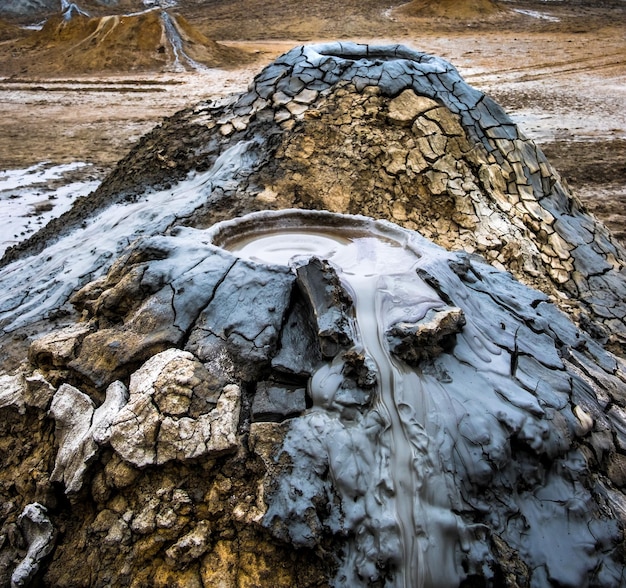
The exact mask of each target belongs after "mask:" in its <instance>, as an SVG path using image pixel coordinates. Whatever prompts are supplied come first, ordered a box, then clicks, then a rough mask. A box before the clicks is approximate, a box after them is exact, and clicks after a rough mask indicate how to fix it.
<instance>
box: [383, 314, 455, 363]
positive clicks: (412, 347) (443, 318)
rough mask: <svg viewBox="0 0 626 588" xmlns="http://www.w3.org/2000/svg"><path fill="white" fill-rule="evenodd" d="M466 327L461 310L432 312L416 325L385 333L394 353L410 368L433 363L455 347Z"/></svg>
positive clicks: (400, 324) (406, 325)
mask: <svg viewBox="0 0 626 588" xmlns="http://www.w3.org/2000/svg"><path fill="white" fill-rule="evenodd" d="M464 325H465V317H464V315H463V311H462V310H461V309H460V308H450V309H447V310H439V311H430V312H429V313H427V314H426V316H425V317H424V318H423V319H422V320H421V321H419V322H417V323H406V322H402V323H396V324H395V325H393V326H392V327H391V328H390V329H389V330H388V331H387V333H386V337H387V341H388V342H389V347H390V349H391V352H392V353H393V354H395V355H397V356H398V357H399V358H401V359H402V360H403V361H405V362H406V363H408V364H409V365H413V366H416V365H419V364H420V362H421V361H422V360H423V359H433V358H434V357H436V356H437V355H439V354H440V353H442V352H443V351H444V350H446V349H450V348H451V347H453V346H454V342H455V338H456V337H455V336H456V334H457V333H460V332H461V330H462V329H463V326H464Z"/></svg>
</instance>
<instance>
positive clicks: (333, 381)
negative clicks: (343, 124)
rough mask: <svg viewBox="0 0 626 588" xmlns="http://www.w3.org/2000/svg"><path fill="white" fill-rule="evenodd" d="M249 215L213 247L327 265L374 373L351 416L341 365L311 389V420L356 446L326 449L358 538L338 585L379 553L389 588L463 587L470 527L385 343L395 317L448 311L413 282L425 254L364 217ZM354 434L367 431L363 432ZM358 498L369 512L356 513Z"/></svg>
mask: <svg viewBox="0 0 626 588" xmlns="http://www.w3.org/2000/svg"><path fill="white" fill-rule="evenodd" d="M251 216H252V217H254V220H247V221H243V223H240V224H237V221H235V224H233V225H232V227H231V228H227V229H226V230H224V231H221V233H220V234H218V235H217V238H216V239H215V241H216V244H218V245H220V246H222V247H224V248H226V249H228V250H230V251H232V252H233V253H235V254H236V255H237V256H238V257H241V258H244V259H247V260H249V261H252V262H256V263H262V264H271V265H284V266H291V267H293V268H294V269H295V268H297V267H298V266H302V265H304V264H306V263H308V261H309V260H310V259H311V258H319V259H323V260H327V261H328V262H330V264H331V265H332V267H333V268H334V269H335V271H336V273H337V276H338V277H339V279H340V280H341V283H342V286H343V287H344V288H345V289H346V290H347V291H348V293H349V294H350V295H351V297H352V300H353V303H354V310H355V316H356V321H355V322H356V324H355V332H356V335H357V339H359V341H358V346H359V347H360V348H361V349H362V351H363V353H364V355H365V356H366V357H367V358H368V361H369V362H370V365H372V366H373V371H374V372H375V376H376V381H377V386H376V392H375V395H374V399H373V401H372V402H371V404H370V406H369V407H367V408H366V409H365V410H364V411H363V412H362V413H361V414H359V415H358V416H356V417H355V416H354V415H353V414H351V415H349V416H347V415H346V414H345V413H342V412H341V409H339V410H338V406H337V401H336V400H337V398H338V396H340V395H341V392H342V390H341V389H342V387H343V386H344V377H343V375H342V367H343V364H342V362H341V361H340V360H338V358H336V359H335V360H333V361H331V362H329V363H325V364H323V365H322V366H320V367H319V369H318V370H317V371H316V372H315V373H314V374H313V375H312V377H311V378H310V381H309V390H308V391H309V395H310V397H311V399H312V401H313V408H312V409H311V415H315V414H316V413H323V414H325V416H328V415H331V416H332V418H333V419H337V418H339V419H340V420H342V421H343V423H344V425H345V427H344V428H343V429H342V434H343V433H345V432H346V431H348V436H349V437H350V440H351V441H350V442H349V443H346V444H345V445H344V444H343V443H342V442H341V439H342V435H337V437H336V438H335V439H333V440H331V442H330V444H329V445H330V447H328V453H329V467H330V471H331V475H332V478H333V481H334V485H335V490H336V491H338V493H339V494H340V495H341V498H342V511H343V515H344V517H345V521H344V523H345V522H347V526H348V528H350V527H352V530H353V531H354V532H355V535H356V538H355V540H354V542H353V544H352V545H351V546H349V548H348V550H347V551H348V554H347V557H346V559H345V562H344V563H343V566H342V569H340V573H339V575H338V577H337V578H336V585H338V586H357V585H361V582H360V581H359V580H365V581H366V582H369V581H375V580H376V579H378V578H377V573H378V571H377V570H376V569H375V565H373V562H372V561H368V559H369V560H376V559H381V556H382V555H383V554H384V557H386V558H388V559H389V561H390V568H391V569H390V570H389V571H388V575H389V576H391V577H388V578H387V580H388V582H387V583H386V584H385V585H388V586H396V587H398V588H400V587H402V588H409V587H411V588H416V587H423V586H439V587H445V586H458V585H459V582H460V580H461V579H462V577H463V573H462V572H460V570H459V566H458V563H459V562H458V557H457V555H458V552H459V546H460V543H461V536H462V534H463V524H462V522H461V521H460V519H458V517H457V515H455V514H454V513H453V512H452V505H451V504H450V500H449V493H448V490H447V486H448V485H449V484H447V483H446V480H445V476H444V473H443V472H442V470H441V467H440V466H438V465H437V464H438V463H439V459H438V456H437V455H436V452H437V451H438V448H437V447H436V446H434V445H436V444H433V443H432V440H431V438H430V437H429V435H428V433H427V432H426V420H427V419H428V409H429V401H428V398H427V395H426V391H425V389H424V387H423V386H422V385H421V384H420V379H419V378H418V377H417V375H416V373H415V371H414V369H412V368H411V367H409V366H408V365H407V364H406V363H404V362H403V361H401V360H400V359H399V358H397V357H395V356H393V355H392V353H391V352H390V349H389V345H388V343H387V339H386V333H387V331H388V330H389V328H390V326H391V325H393V324H394V323H396V322H397V321H398V320H403V321H408V322H417V321H420V320H422V319H423V318H424V317H425V316H426V315H427V314H428V313H429V312H431V311H433V310H435V311H439V310H443V309H445V308H446V307H448V305H447V304H446V302H445V301H443V300H442V299H441V298H440V296H439V295H438V293H437V292H436V291H435V290H434V289H433V288H432V287H431V286H429V285H428V284H426V283H425V282H424V281H423V280H422V279H421V278H419V277H418V275H417V273H416V271H415V266H416V263H417V262H418V260H419V254H418V253H417V251H415V250H414V249H413V248H411V247H410V245H409V244H407V242H406V236H405V234H403V233H400V232H398V234H397V235H396V234H394V233H393V230H392V229H391V225H390V231H391V232H390V233H389V234H387V233H386V231H385V225H377V228H376V229H375V228H374V227H373V226H372V225H371V224H370V225H369V226H368V224H367V222H366V221H365V220H363V221H361V220H359V217H351V221H352V222H351V223H349V224H347V225H344V226H343V227H342V226H333V223H334V222H336V220H337V215H334V216H330V215H329V216H325V215H324V214H320V213H311V214H303V213H302V212H287V213H282V214H279V215H276V216H273V215H270V216H268V217H263V216H262V215H261V216H260V217H259V216H258V215H251ZM257 217H258V218H257ZM246 218H247V219H250V218H251V217H250V216H249V217H246ZM254 221H258V222H254ZM370 222H371V221H370ZM381 226H382V230H381ZM337 413H339V414H337ZM317 416H318V417H321V416H322V415H321V414H318V415H317ZM335 425H336V422H335V423H333V424H331V426H335ZM359 429H360V430H362V431H366V433H364V434H362V435H357V432H356V431H358V430H359ZM368 429H369V434H368V433H367V430H368ZM372 431H374V433H373V434H372ZM357 437H358V438H357ZM357 498H358V499H359V502H363V507H362V510H361V509H358V508H356V507H355V506H354V505H355V503H357ZM350 503H352V505H351V504H350ZM363 511H364V512H363ZM390 519H391V522H390ZM367 521H370V522H369V523H367ZM372 521H373V524H377V523H378V524H380V526H381V528H380V530H379V533H378V532H377V531H376V530H370V531H371V532H370V533H369V535H370V536H369V537H368V538H364V537H363V536H362V535H367V533H365V534H364V533H363V531H362V528H365V527H367V525H368V524H372ZM383 527H386V528H383ZM376 534H378V536H375V535H376ZM359 535H361V540H360V541H359ZM372 535H374V537H373V538H372ZM372 543H373V544H374V545H372ZM368 551H369V553H368ZM374 552H375V553H374ZM384 557H383V559H384ZM370 568H371V569H370Z"/></svg>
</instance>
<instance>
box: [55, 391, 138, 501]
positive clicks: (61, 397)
mask: <svg viewBox="0 0 626 588" xmlns="http://www.w3.org/2000/svg"><path fill="white" fill-rule="evenodd" d="M127 400H128V391H127V390H126V386H124V384H122V383H121V382H114V383H113V384H111V385H110V386H109V387H108V388H107V392H106V398H105V401H104V402H103V403H102V404H101V405H100V406H99V407H98V408H96V406H95V404H94V402H93V401H92V400H91V398H89V396H87V395H86V394H84V393H83V392H81V391H80V390H78V389H76V388H74V387H73V386H70V385H69V384H62V385H61V386H60V388H59V389H58V390H57V391H56V393H55V395H54V398H53V399H52V404H51V406H50V416H51V417H52V418H53V419H54V421H55V437H56V440H57V444H58V450H57V455H56V459H55V463H54V470H53V471H52V474H50V481H51V482H63V484H64V485H65V492H66V493H71V492H77V491H78V490H80V488H81V486H82V484H83V477H84V475H85V472H86V471H87V468H88V466H89V464H90V463H91V462H93V461H94V458H95V456H96V454H97V453H98V449H99V448H98V443H100V444H102V443H103V442H105V441H107V440H108V437H109V433H108V429H109V428H110V427H111V425H112V422H113V419H114V418H115V417H116V416H117V413H118V412H119V411H120V409H121V408H122V407H123V406H124V405H125V404H126V402H127Z"/></svg>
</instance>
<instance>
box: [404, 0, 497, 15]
mask: <svg viewBox="0 0 626 588" xmlns="http://www.w3.org/2000/svg"><path fill="white" fill-rule="evenodd" d="M398 12H399V13H400V14H404V15H405V16H417V17H443V18H453V19H460V20H472V19H474V18H484V17H485V16H493V15H497V14H503V13H506V12H507V10H506V9H505V8H502V7H501V6H499V4H498V3H497V2H493V1H492V0H461V1H459V0H413V2H409V4H406V5H405V6H403V7H402V8H400V9H399V10H398Z"/></svg>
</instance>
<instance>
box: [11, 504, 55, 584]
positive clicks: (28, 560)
mask: <svg viewBox="0 0 626 588" xmlns="http://www.w3.org/2000/svg"><path fill="white" fill-rule="evenodd" d="M47 512H48V511H47V510H46V508H45V507H44V506H42V505H41V504H38V503H36V502H35V503H34V504H29V505H27V506H26V507H25V508H24V510H23V511H22V514H20V516H19V517H18V519H17V525H18V527H19V529H20V531H21V532H22V534H23V536H24V539H25V541H26V546H27V549H28V551H27V553H26V557H24V559H23V560H22V561H21V562H20V564H19V565H18V566H17V568H15V571H14V572H13V574H12V575H11V588H21V587H22V586H29V585H30V584H31V582H32V580H33V578H34V577H35V575H36V574H37V572H38V571H39V568H40V566H41V564H42V562H43V560H44V559H45V558H46V557H48V556H49V555H50V553H51V552H52V550H53V549H54V543H55V539H56V531H55V529H54V526H53V525H52V523H51V522H50V519H49V518H48V516H47Z"/></svg>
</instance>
